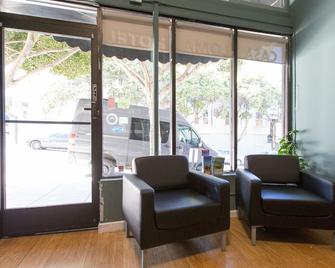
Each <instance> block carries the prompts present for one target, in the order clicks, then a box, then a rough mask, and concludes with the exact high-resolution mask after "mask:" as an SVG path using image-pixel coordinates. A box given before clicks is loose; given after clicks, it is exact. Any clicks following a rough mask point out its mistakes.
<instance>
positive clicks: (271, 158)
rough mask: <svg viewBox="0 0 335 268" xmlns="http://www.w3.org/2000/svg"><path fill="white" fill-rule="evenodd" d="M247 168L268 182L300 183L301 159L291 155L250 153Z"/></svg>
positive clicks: (245, 164) (245, 165) (246, 159)
mask: <svg viewBox="0 0 335 268" xmlns="http://www.w3.org/2000/svg"><path fill="white" fill-rule="evenodd" d="M244 167H245V169H247V170H249V171H250V172H252V173H253V174H255V175H256V176H257V177H258V178H260V179H261V180H262V182H266V183H298V182H299V180H300V178H299V175H300V173H299V172H300V171H299V159H298V157H295V156H289V155H261V154H259V155H248V156H246V157H245V161H244Z"/></svg>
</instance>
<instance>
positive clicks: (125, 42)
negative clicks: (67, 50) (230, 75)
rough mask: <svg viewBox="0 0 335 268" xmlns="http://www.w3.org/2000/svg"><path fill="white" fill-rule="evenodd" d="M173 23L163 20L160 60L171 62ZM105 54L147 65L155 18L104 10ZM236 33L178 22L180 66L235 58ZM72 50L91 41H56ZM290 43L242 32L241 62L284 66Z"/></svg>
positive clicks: (240, 36) (87, 44)
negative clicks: (233, 35) (170, 46)
mask: <svg viewBox="0 0 335 268" xmlns="http://www.w3.org/2000/svg"><path fill="white" fill-rule="evenodd" d="M169 27H170V21H169V20H168V19H165V18H160V26H159V51H160V55H159V60H160V62H162V63H167V62H168V61H169ZM102 29H103V54H104V55H105V56H107V57H113V56H114V57H117V58H119V59H124V58H126V59H129V60H135V59H138V60H140V61H146V60H150V59H151V50H152V17H151V16H148V15H143V14H139V13H135V12H125V11H119V10H114V9H103V23H102ZM232 34H233V32H232V30H231V29H227V28H223V27H216V26H210V25H205V24H200V23H190V22H183V21H177V24H176V50H177V51H176V52H177V57H176V60H177V62H178V63H182V64H186V63H192V64H196V63H207V62H210V61H211V62H216V61H218V60H220V59H227V58H232V57H233V47H232ZM55 40H57V41H61V42H66V43H67V44H68V45H69V46H71V47H80V49H82V50H83V51H88V50H89V49H90V43H89V41H88V40H83V39H72V38H68V37H55ZM286 44H287V39H286V38H283V37H278V36H272V35H261V34H254V33H251V32H244V31H239V39H238V57H239V59H246V60H254V61H261V62H271V63H278V64H283V63H285V62H286V53H285V51H286Z"/></svg>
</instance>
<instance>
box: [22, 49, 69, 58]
mask: <svg viewBox="0 0 335 268" xmlns="http://www.w3.org/2000/svg"><path fill="white" fill-rule="evenodd" d="M70 50H72V49H71V48H62V49H49V50H43V51H38V52H35V53H31V54H30V55H29V56H27V59H30V58H34V57H38V56H43V55H46V54H51V53H60V52H66V51H70Z"/></svg>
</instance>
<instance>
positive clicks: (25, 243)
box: [0, 218, 335, 268]
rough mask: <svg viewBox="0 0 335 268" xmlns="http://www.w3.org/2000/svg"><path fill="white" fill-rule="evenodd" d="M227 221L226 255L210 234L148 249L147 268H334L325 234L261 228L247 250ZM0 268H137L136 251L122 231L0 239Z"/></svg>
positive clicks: (241, 233)
mask: <svg viewBox="0 0 335 268" xmlns="http://www.w3.org/2000/svg"><path fill="white" fill-rule="evenodd" d="M231 221H232V222H231V229H230V233H229V244H228V246H227V250H226V252H221V251H220V249H219V245H220V237H219V235H218V234H215V235H211V236H206V237H201V238H198V239H192V240H188V241H184V242H180V243H174V244H169V245H166V246H161V247H157V248H154V249H151V250H149V252H148V255H147V260H148V265H149V267H166V268H168V267H170V268H173V267H182V268H183V267H202V268H204V267H210V268H212V267H248V268H250V267H304V268H307V267H318V268H319V267H335V251H332V250H331V246H330V243H331V232H329V231H315V230H289V231H288V230H286V231H285V230H273V229H267V230H264V229H261V230H260V231H258V241H257V246H256V247H253V246H251V244H250V240H249V236H248V233H247V230H246V228H245V226H244V225H242V224H241V223H240V222H239V220H238V219H236V218H233V219H232V220H231ZM0 267H1V268H7V267H33V268H38V267H115V268H119V267H120V268H122V267H139V249H138V247H137V245H136V243H135V242H134V239H127V238H125V235H124V233H123V232H116V233H104V234H98V232H97V231H85V232H72V233H64V234H54V235H41V236H32V237H21V238H10V239H3V240H1V241H0Z"/></svg>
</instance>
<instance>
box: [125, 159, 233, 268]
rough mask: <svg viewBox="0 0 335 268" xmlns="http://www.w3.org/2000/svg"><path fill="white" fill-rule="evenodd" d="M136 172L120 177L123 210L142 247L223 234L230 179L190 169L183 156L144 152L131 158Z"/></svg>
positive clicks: (227, 219)
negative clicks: (145, 153) (143, 155)
mask: <svg viewBox="0 0 335 268" xmlns="http://www.w3.org/2000/svg"><path fill="white" fill-rule="evenodd" d="M133 166H134V170H135V173H136V174H131V175H128V174H127V175H124V177H123V202H122V203H123V213H124V216H125V221H126V229H127V236H129V235H130V232H131V233H132V234H133V236H134V237H135V239H136V241H137V242H138V244H139V246H140V248H141V257H142V266H144V253H145V252H144V250H145V249H149V248H152V247H156V246H159V245H163V244H166V243H171V242H175V241H178V240H184V239H189V238H194V237H198V236H203V235H207V234H211V233H216V232H223V235H222V245H221V246H222V249H224V248H225V245H226V231H227V230H228V229H229V224H230V206H229V182H228V181H226V180H222V179H219V178H216V177H213V176H208V175H204V174H201V173H197V172H192V171H191V172H190V171H189V168H188V160H187V159H186V158H185V157H184V156H148V157H140V158H136V159H135V161H134V165H133Z"/></svg>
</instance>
